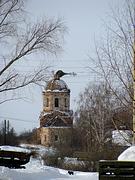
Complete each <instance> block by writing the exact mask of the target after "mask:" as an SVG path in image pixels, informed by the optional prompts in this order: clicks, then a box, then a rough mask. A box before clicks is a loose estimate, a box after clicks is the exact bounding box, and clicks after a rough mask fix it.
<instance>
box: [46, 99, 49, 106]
mask: <svg viewBox="0 0 135 180" xmlns="http://www.w3.org/2000/svg"><path fill="white" fill-rule="evenodd" d="M46 107H49V98H46Z"/></svg>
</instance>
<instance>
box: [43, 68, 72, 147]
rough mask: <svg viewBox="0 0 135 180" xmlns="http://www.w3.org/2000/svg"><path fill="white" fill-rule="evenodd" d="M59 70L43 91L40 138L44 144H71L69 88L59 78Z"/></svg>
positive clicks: (60, 73)
mask: <svg viewBox="0 0 135 180" xmlns="http://www.w3.org/2000/svg"><path fill="white" fill-rule="evenodd" d="M66 74H68V73H64V72H63V71H61V70H59V71H57V72H56V74H55V75H54V77H53V78H52V79H51V80H50V81H49V82H48V83H47V85H46V87H45V89H44V91H43V110H42V112H41V115H40V138H41V144H43V145H45V146H56V145H58V144H64V143H66V144H69V146H70V144H71V141H72V140H71V137H72V128H73V116H72V114H73V113H72V111H71V110H70V89H69V88H68V86H67V84H66V83H65V82H64V81H63V80H62V79H61V77H62V76H64V75H66Z"/></svg>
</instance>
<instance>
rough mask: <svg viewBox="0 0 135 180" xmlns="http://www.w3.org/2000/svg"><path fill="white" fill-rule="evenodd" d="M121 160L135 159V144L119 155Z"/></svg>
mask: <svg viewBox="0 0 135 180" xmlns="http://www.w3.org/2000/svg"><path fill="white" fill-rule="evenodd" d="M118 160H119V161H135V146H131V147H129V148H127V149H126V150H125V151H124V152H123V153H121V154H120V156H119V157H118Z"/></svg>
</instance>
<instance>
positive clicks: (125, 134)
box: [112, 130, 132, 146]
mask: <svg viewBox="0 0 135 180" xmlns="http://www.w3.org/2000/svg"><path fill="white" fill-rule="evenodd" d="M131 137H132V131H130V130H114V131H112V142H113V143H115V144H118V145H119V146H131Z"/></svg>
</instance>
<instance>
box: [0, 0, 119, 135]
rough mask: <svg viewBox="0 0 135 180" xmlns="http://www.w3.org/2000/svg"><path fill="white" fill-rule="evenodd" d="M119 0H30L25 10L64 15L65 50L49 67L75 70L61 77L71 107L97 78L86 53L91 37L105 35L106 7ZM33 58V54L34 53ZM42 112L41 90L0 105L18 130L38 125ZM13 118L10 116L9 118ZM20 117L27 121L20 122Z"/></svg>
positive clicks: (90, 50) (35, 14)
mask: <svg viewBox="0 0 135 180" xmlns="http://www.w3.org/2000/svg"><path fill="white" fill-rule="evenodd" d="M120 3H122V0H29V1H28V2H27V11H28V12H29V16H31V19H32V20H33V21H37V19H38V18H40V17H42V16H46V17H50V18H52V17H53V18H58V17H61V18H63V20H64V22H65V24H66V26H67V27H68V34H66V36H65V44H64V46H63V49H64V51H63V52H62V53H61V54H60V55H59V56H57V58H56V57H48V58H50V59H51V61H50V62H51V63H50V65H51V66H52V70H54V71H57V70H58V69H62V70H63V71H65V72H76V73H77V76H76V77H70V76H67V77H64V78H63V79H64V80H65V81H66V83H67V84H68V86H69V88H70V89H71V109H74V107H75V106H76V103H75V101H76V100H77V97H78V95H79V93H80V92H81V91H82V90H83V89H84V88H85V87H86V85H87V84H88V83H89V81H96V80H97V77H94V76H93V74H90V73H89V72H88V70H87V68H86V67H87V66H89V65H90V62H89V61H88V54H89V55H93V54H94V53H93V52H94V39H95V38H96V39H99V38H100V37H101V36H105V31H104V23H103V20H105V21H106V20H108V14H109V13H111V12H110V8H109V6H112V7H113V8H115V7H117V6H118V4H120ZM33 58H34V56H33ZM41 111H42V92H41V89H39V88H37V89H34V91H33V94H31V101H30V102H24V101H16V102H9V103H5V104H3V105H0V116H3V117H9V118H6V119H9V120H10V122H11V124H12V125H13V126H14V127H15V128H16V130H17V132H20V131H23V130H25V129H26V130H28V129H32V128H33V127H38V126H39V119H38V118H39V114H40V112H41ZM12 118H13V119H12ZM4 119H5V118H2V117H0V121H2V120H4ZM17 119H22V120H26V121H30V122H23V121H19V120H17Z"/></svg>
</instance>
